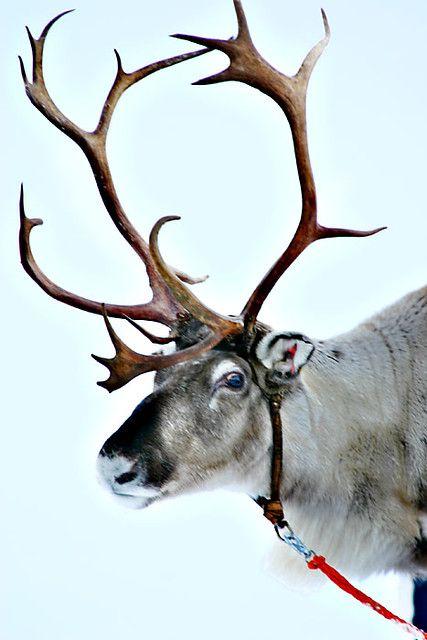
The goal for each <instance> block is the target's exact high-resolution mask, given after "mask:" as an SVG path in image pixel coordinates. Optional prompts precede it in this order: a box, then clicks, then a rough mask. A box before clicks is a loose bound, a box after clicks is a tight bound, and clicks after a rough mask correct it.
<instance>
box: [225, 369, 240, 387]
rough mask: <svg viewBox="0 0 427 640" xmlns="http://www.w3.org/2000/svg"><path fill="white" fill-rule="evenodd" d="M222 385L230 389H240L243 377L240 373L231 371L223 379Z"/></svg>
mask: <svg viewBox="0 0 427 640" xmlns="http://www.w3.org/2000/svg"><path fill="white" fill-rule="evenodd" d="M224 384H225V385H226V386H227V387H230V388H231V389H241V388H242V387H243V385H244V384H245V376H244V375H243V373H240V371H232V372H231V373H227V375H226V376H225V377H224Z"/></svg>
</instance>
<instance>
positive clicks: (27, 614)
mask: <svg viewBox="0 0 427 640" xmlns="http://www.w3.org/2000/svg"><path fill="white" fill-rule="evenodd" d="M245 6H246V9H247V14H248V19H249V20H250V24H251V25H252V32H253V35H254V39H255V42H256V44H257V46H258V47H259V49H260V50H261V51H262V52H263V54H264V55H265V57H266V58H267V59H268V60H269V61H271V62H272V63H273V64H275V65H276V66H278V67H279V68H281V69H282V70H284V71H288V72H293V71H295V70H296V67H297V65H298V63H299V62H300V60H301V59H302V57H303V55H305V53H306V52H307V50H308V48H309V47H310V46H311V45H312V44H314V43H315V42H316V41H317V40H318V39H319V38H320V36H321V35H322V23H321V18H320V11H319V5H318V0H302V1H301V2H292V1H291V0H289V1H283V0H265V1H263V2H261V1H260V0H258V2H257V1H256V0H246V3H245ZM67 8H69V7H68V6H67V5H64V4H63V3H62V2H60V1H59V0H58V1H53V0H44V1H43V0H36V1H31V2H30V0H25V1H23V0H20V1H19V0H18V1H17V2H15V3H13V4H12V3H11V2H9V3H8V5H7V6H6V4H5V3H3V8H2V11H1V14H2V16H1V25H2V26H1V30H2V55H1V62H0V64H1V65H2V69H1V78H2V98H1V107H0V109H1V122H2V149H3V161H2V166H1V176H2V178H1V183H2V184H1V194H2V216H1V219H2V230H1V234H0V243H1V247H0V265H1V267H2V301H3V302H2V306H3V312H2V318H1V321H2V322H4V325H5V326H4V327H2V333H1V335H2V365H1V372H2V377H3V381H2V385H1V388H2V390H3V392H4V393H3V394H2V395H3V399H2V412H1V415H2V427H3V428H2V435H1V442H2V464H1V481H0V493H1V512H2V524H1V528H0V549H1V551H0V553H1V561H0V562H1V574H0V576H1V577H0V638H1V640H24V639H25V640H28V639H31V640H71V639H72V640H89V639H90V640H97V639H98V638H99V639H102V640H113V639H116V638H120V639H121V640H126V639H128V638H149V637H156V638H157V639H158V640H172V639H173V640H181V639H185V640H195V639H196V638H197V639H199V638H204V639H206V640H214V639H217V638H220V637H221V638H225V639H227V640H228V639H230V640H231V638H245V639H247V640H252V639H254V638H261V637H262V638H263V639H265V640H269V639H272V638H275V637H277V635H280V637H281V638H296V637H298V638H307V639H310V638H317V639H318V640H326V639H328V640H330V639H334V638H337V639H338V638H342V637H346V638H347V639H348V640H353V639H356V638H357V639H359V638H368V639H370V638H376V639H378V640H381V639H385V638H403V637H405V636H404V634H403V632H401V631H398V630H396V629H394V628H393V625H391V624H390V623H387V622H384V621H382V620H381V619H380V618H379V617H378V616H375V615H374V614H373V613H371V612H370V611H368V610H365V609H364V608H363V607H361V606H360V605H358V604H356V603H353V602H352V601H351V600H350V599H349V598H348V597H346V596H344V595H342V594H341V593H339V592H338V591H337V590H335V588H334V587H327V588H325V589H323V590H320V591H316V592H313V593H310V594H308V595H307V594H300V593H296V592H294V591H291V590H289V589H287V588H286V587H285V586H283V585H282V584H281V583H279V582H277V581H276V580H275V579H273V578H272V577H271V576H269V575H268V574H267V573H265V572H264V571H263V569H262V561H263V555H264V551H265V549H266V548H267V547H268V545H269V542H270V540H271V536H272V535H273V533H272V531H271V530H270V528H269V527H268V524H267V523H264V522H263V519H262V518H261V516H260V515H259V514H258V510H257V509H256V507H255V506H254V505H252V504H251V503H250V501H249V499H248V498H246V497H244V496H239V495H231V494H227V493H225V492H224V493H211V494H205V495H203V494H201V495H198V496H191V497H186V498H180V499H177V500H174V501H169V502H164V503H161V504H159V505H156V506H154V507H152V508H151V509H148V510H146V511H142V512H141V511H127V510H125V509H124V508H123V507H119V506H117V505H116V504H115V503H113V502H112V501H111V500H110V499H109V497H108V496H107V495H106V494H104V493H103V492H102V490H101V489H99V488H98V485H97V482H96V478H95V465H94V462H95V457H96V453H97V450H98V449H99V447H100V445H101V444H102V442H103V441H104V439H105V438H106V437H107V436H108V435H109V434H110V433H112V431H113V430H114V429H115V428H117V427H118V426H119V425H120V424H121V422H122V421H123V420H124V419H125V418H126V417H127V415H128V414H129V413H130V411H131V410H132V408H133V407H134V405H135V404H136V403H137V402H138V401H139V400H140V399H141V398H142V397H143V396H144V395H145V394H146V393H148V392H149V389H150V384H151V379H150V376H145V378H139V379H137V380H135V381H133V382H132V383H131V384H129V385H128V386H127V387H126V388H125V389H123V390H121V391H119V392H117V393H115V394H113V395H112V396H108V395H107V394H106V393H105V392H104V391H103V390H102V389H99V388H98V387H96V385H95V382H96V380H99V379H102V378H103V377H105V375H104V370H103V369H102V367H101V366H100V365H98V364H96V363H95V362H94V361H92V360H91V358H90V357H89V354H90V353H91V352H94V353H97V354H100V355H108V354H110V353H111V347H110V345H109V342H108V339H107V335H106V332H105V331H104V328H103V325H102V322H101V320H100V319H99V318H97V317H95V316H90V315H88V314H85V313H83V312H80V311H77V310H72V309H70V308H67V307H65V306H63V305H61V304H58V303H57V302H55V301H53V300H51V299H49V298H48V297H47V296H46V295H45V294H44V293H43V292H42V291H41V290H40V289H38V288H37V286H36V285H35V284H34V283H32V282H31V280H30V279H29V278H28V277H27V276H26V274H25V273H24V272H23V271H22V270H21V268H20V266H19V259H18V252H17V232H18V212H17V201H18V185H19V182H20V181H21V180H23V181H24V183H25V186H26V196H27V199H26V202H27V213H28V215H30V216H32V217H42V218H44V220H45V226H43V227H42V228H39V229H37V230H36V231H34V234H33V245H34V251H35V254H36V256H37V257H38V259H39V262H40V264H41V265H42V266H43V267H44V268H45V270H46V272H47V273H48V274H49V275H50V276H51V277H52V278H53V279H55V280H57V281H58V282H59V283H60V284H62V285H63V286H65V287H68V288H70V289H72V290H75V291H77V292H79V293H81V294H83V295H86V296H88V297H93V298H96V299H101V300H102V299H105V300H111V301H117V302H121V301H123V302H139V301H142V299H143V298H144V299H146V298H147V297H148V290H147V286H146V281H145V276H144V271H143V269H142V268H141V267H140V265H139V264H138V261H137V259H136V258H135V255H134V254H133V253H132V251H131V250H130V249H129V247H128V246H127V245H126V244H125V243H124V242H123V240H122V239H121V238H120V237H119V234H118V233H117V232H116V230H115V229H114V228H113V226H112V225H111V223H110V222H109V220H108V219H107V217H106V214H105V212H104V211H103V209H102V207H101V204H100V200H99V196H98V194H97V191H96V189H95V187H94V183H93V180H92V177H91V175H90V173H89V169H88V167H87V166H86V163H85V161H84V160H83V158H82V155H81V152H80V150H79V149H78V148H77V147H76V146H75V145H74V144H73V143H72V142H71V141H69V140H68V139H66V138H65V137H64V136H62V135H61V134H60V132H59V131H57V130H56V129H55V128H54V127H52V126H51V125H50V124H49V123H48V122H47V121H46V120H45V119H44V118H43V117H42V116H41V115H40V114H39V113H38V112H37V111H36V110H35V109H34V108H33V107H32V106H31V105H30V104H29V102H28V101H27V99H26V98H25V94H24V90H23V87H22V82H21V79H20V75H19V71H18V63H17V58H16V56H17V54H18V53H21V54H23V55H24V59H25V61H26V64H27V69H28V71H29V60H30V56H29V45H28V42H27V40H26V37H25V32H24V25H25V24H28V25H29V26H30V27H31V29H32V30H33V33H34V34H35V35H38V34H39V33H40V30H41V29H42V27H43V26H44V24H45V23H46V22H47V21H48V20H49V19H50V18H51V17H53V16H54V15H56V14H57V13H59V12H60V11H62V10H64V9H67ZM77 8H78V11H77V12H76V13H74V14H72V15H70V16H67V17H66V18H64V19H63V20H62V21H61V22H60V23H59V24H57V25H56V26H55V27H54V30H53V31H52V33H51V34H50V37H49V41H48V45H47V48H46V75H47V82H48V86H49V88H50V90H51V93H52V94H53V96H54V97H55V99H56V101H57V103H58V105H59V106H60V107H61V108H63V109H64V110H65V112H66V113H67V114H68V115H69V116H70V117H71V118H73V119H75V120H76V121H77V122H78V123H79V124H81V125H83V126H85V127H88V128H91V127H93V126H94V124H95V121H96V118H97V115H98V112H99V109H100V106H101V102H102V100H103V99H104V97H105V95H106V92H107V90H108V88H109V86H110V83H111V81H112V78H113V76H114V73H115V61H114V56H113V53H112V49H113V47H117V48H118V49H119V51H120V52H121V54H122V57H123V63H124V66H125V69H129V70H131V69H134V68H136V67H137V66H141V65H143V64H146V63H148V62H152V61H153V60H156V59H159V58H162V57H166V56H168V55H173V54H175V53H178V52H181V51H184V50H187V46H186V44H185V43H182V42H179V41H174V40H171V39H168V38H167V35H168V34H169V33H174V32H177V31H183V32H189V33H196V34H203V35H212V36H219V37H228V36H229V35H232V34H233V33H235V19H234V15H233V9H232V3H231V0H214V1H210V2H208V1H203V2H202V1H201V0H182V1H180V2H176V0H163V1H162V2H157V3H156V2H148V1H147V0H138V1H136V0H135V1H133V0H122V2H120V3H113V2H101V1H98V0H90V1H88V2H80V3H77ZM325 9H326V10H327V12H328V15H329V19H330V23H331V28H332V34H333V37H332V41H331V43H330V46H329V47H328V49H327V51H326V52H325V54H324V56H323V57H322V59H321V61H320V63H319V65H318V67H317V69H316V71H315V73H314V77H313V78H312V83H311V87H310V95H309V104H308V111H309V127H310V147H311V153H312V159H313V164H314V169H315V174H316V179H317V184H318V191H319V203H320V215H321V220H322V222H324V223H326V224H329V225H331V226H335V225H339V226H349V227H358V228H371V227H376V226H380V225H383V224H386V225H388V226H389V230H388V231H386V232H384V233H382V234H381V235H379V236H376V237H374V238H370V239H366V240H350V239H343V240H332V241H327V242H323V243H318V244H317V245H316V246H314V247H312V248H311V249H310V250H309V251H307V253H306V255H304V257H303V258H302V259H301V260H300V261H299V262H298V264H297V266H295V267H294V268H292V270H291V271H290V272H289V274H288V277H286V279H284V280H283V281H282V282H281V283H280V284H279V285H278V286H277V287H276V289H275V290H274V293H273V294H272V295H271V297H270V299H269V302H268V304H267V305H266V307H265V309H264V310H263V315H262V317H263V319H264V320H266V321H268V322H270V323H271V324H273V325H274V326H277V327H283V328H286V329H291V330H294V329H295V330H299V331H303V332H305V333H307V334H308V335H312V336H313V337H316V338H321V337H325V336H329V335H332V334H334V333H338V332H341V331H344V330H346V329H349V328H351V327H352V326H353V325H354V324H356V323H357V322H358V321H360V320H362V319H364V318H365V317H366V316H368V315H369V314H371V313H373V312H374V311H376V310H379V309H380V308H382V307H383V306H385V305H386V304H388V303H390V302H393V301H394V300H395V299H397V298H398V297H399V296H401V295H403V294H404V293H406V292H408V291H410V290H412V289H415V288H417V287H420V286H421V285H424V284H425V282H426V260H425V246H426V233H427V222H426V219H425V209H426V207H425V184H426V178H425V149H426V146H427V145H426V142H427V141H426V132H427V125H426V113H427V104H426V103H427V93H426V80H425V78H426V69H425V67H426V60H427V38H426V36H427V4H426V3H425V2H424V1H422V0H412V1H406V2H404V1H403V0H400V1H397V0H388V1H387V2H385V1H383V2H380V1H378V0H374V1H373V0H369V1H367V0H359V1H358V2H354V1H348V0H340V1H338V0H329V1H328V2H327V3H326V5H325ZM189 48H191V47H189ZM224 62H225V59H224V57H223V56H222V55H221V54H218V53H215V54H211V55H209V56H204V57H202V58H199V59H196V60H194V61H191V62H187V63H185V64H183V65H180V66H178V67H174V68H172V69H169V70H165V71H162V72H161V73H159V74H157V75H155V76H152V77H150V78H149V79H147V80H145V81H144V82H143V83H142V84H139V85H137V86H136V87H134V88H133V89H131V90H130V92H129V93H128V94H126V95H125V96H124V99H123V101H122V103H121V104H120V107H119V108H118V109H117V113H116V114H115V118H114V119H113V125H112V129H111V135H110V145H109V150H110V157H111V164H112V168H113V172H114V176H115V180H116V184H117V188H118V191H119V194H120V196H121V198H122V200H123V203H124V205H125V208H126V210H127V211H128V213H129V215H130V216H131V218H132V220H133V221H134V222H135V223H136V225H137V226H138V228H139V229H140V230H141V231H142V232H143V233H144V234H147V233H148V230H149V229H150V227H151V225H152V223H153V222H154V221H155V220H156V219H157V218H158V217H160V216H161V215H165V214H171V213H179V214H181V215H182V216H183V220H182V222H181V223H179V225H178V223H176V224H175V225H174V226H172V225H171V227H170V228H169V229H167V230H165V232H164V233H163V236H162V249H163V252H164V254H165V255H166V256H167V259H168V261H169V262H171V263H172V264H175V265H177V266H180V267H181V268H183V269H185V270H187V271H189V272H191V273H193V274H201V273H205V272H208V273H210V274H211V276H212V277H211V279H210V280H209V281H208V282H207V283H206V284H203V285H201V286H200V287H199V289H198V291H199V294H200V296H201V297H202V298H203V300H205V301H206V302H207V303H209V304H210V305H212V306H214V307H215V308H218V309H221V310H222V311H223V312H225V313H234V312H238V311H239V310H240V308H241V306H242V304H243V303H244V301H245V300H246V298H247V296H248V295H249V293H250V291H251V290H252V288H253V287H254V285H255V283H256V282H257V280H258V279H259V278H260V277H261V275H262V274H263V273H264V271H265V270H266V269H267V267H268V266H269V265H270V264H271V262H272V260H273V258H275V257H276V256H277V255H278V254H279V252H280V251H281V250H282V247H283V245H284V243H285V242H286V241H287V240H288V239H289V238H290V234H291V232H292V230H293V229H294V227H295V225H296V222H297V216H298V211H299V189H298V183H297V178H296V172H295V167H294V159H293V155H292V151H291V144H290V136H289V131H288V128H287V125H286V123H285V122H284V118H283V116H282V114H281V112H279V110H278V108H277V107H276V106H275V105H274V104H273V103H271V102H270V101H269V100H268V99H267V98H266V97H264V96H263V95H261V94H258V93H256V92H255V91H254V90H253V89H250V88H248V87H244V86H241V85H237V84H234V83H233V84H231V83H230V84H224V85H216V86H213V87H192V86H190V83H191V81H193V80H196V79H198V78H200V77H204V76H206V75H208V74H210V73H213V72H215V71H218V70H219V69H221V68H222V67H223V65H224ZM125 334H126V335H129V334H128V332H127V331H125ZM138 344H139V347H141V348H142V346H143V345H141V344H140V343H138ZM144 346H146V345H144ZM364 588H365V589H366V590H368V591H369V592H370V593H371V594H373V595H374V596H376V597H378V598H380V599H381V600H382V601H383V602H384V603H385V604H387V605H389V606H391V607H394V608H395V609H396V610H398V611H399V612H401V613H404V614H405V615H410V590H409V582H408V581H405V580H403V581H402V580H399V579H397V578H396V577H393V576H387V577H378V578H374V579H370V580H368V581H366V582H365V583H364ZM272 611H274V612H276V613H279V614H280V615H279V618H277V617H276V624H275V625H274V626H273V625H269V624H267V625H266V624H265V616H266V614H268V612H272ZM267 617H269V614H268V615H267Z"/></svg>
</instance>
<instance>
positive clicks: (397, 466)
mask: <svg viewBox="0 0 427 640" xmlns="http://www.w3.org/2000/svg"><path fill="white" fill-rule="evenodd" d="M284 335H285V334H284ZM295 335H296V334H295ZM286 336H289V334H286ZM302 339H303V340H304V342H305V343H306V341H307V339H306V338H305V337H303V338H302ZM276 343H277V340H276ZM311 343H312V344H313V345H314V351H313V352H312V354H310V356H311V357H309V358H307V361H306V363H305V365H304V366H302V367H301V368H300V370H299V372H297V374H296V375H295V376H293V377H292V376H291V377H290V378H289V380H287V381H286V394H285V399H284V403H283V406H282V419H283V439H284V442H283V448H284V460H283V469H284V473H283V486H282V497H283V501H284V507H285V512H286V515H287V517H288V519H289V520H290V522H291V523H292V525H293V527H294V528H295V530H296V531H297V533H298V534H299V535H300V536H301V537H302V538H303V539H304V540H305V542H306V544H307V545H308V546H310V547H313V548H315V549H316V550H317V551H318V552H319V553H323V554H325V555H327V557H328V558H329V560H330V561H331V562H332V563H335V564H336V565H337V566H338V568H341V569H343V570H347V571H349V572H350V573H353V574H356V575H367V574H369V573H373V572H376V571H385V570H399V571H405V572H412V573H414V572H422V571H423V570H424V568H425V566H426V557H425V551H423V549H425V548H426V544H425V541H424V538H423V518H424V514H425V513H426V512H427V402H426V398H427V384H426V380H427V288H423V289H421V290H419V291H416V292H414V293H411V294H409V295H407V296H405V297H404V298H403V299H402V300H400V301H399V302H397V303H396V304H394V305H392V306H391V307H389V308H387V309H385V310H384V311H382V312H381V313H379V314H378V315H376V316H374V317H373V318H371V319H370V320H368V321H366V322H364V323H362V324H361V325H359V326H358V327H356V328H355V329H353V330H352V331H350V332H349V333H346V334H343V335H341V336H338V337H335V338H332V339H330V340H325V341H322V342H318V343H316V342H315V341H311ZM224 363H227V364H225V365H224ZM223 365H224V366H225V369H227V368H228V369H230V370H233V369H236V370H239V371H242V372H243V373H244V374H245V376H246V380H247V381H246V383H245V387H244V388H243V389H242V390H233V389H229V388H227V387H226V386H224V385H223V384H222V383H221V382H220V383H218V382H217V381H216V380H215V374H214V372H215V371H221V367H222V366H223ZM254 371H255V372H256V375H257V376H258V375H265V374H266V373H267V374H268V371H267V372H266V370H265V368H264V367H262V366H261V365H260V364H259V363H258V362H256V361H254V362H251V363H248V362H246V361H245V360H244V359H242V358H241V357H239V356H238V355H236V354H234V353H232V352H225V351H218V350H214V351H212V352H210V353H208V354H206V355H204V356H203V357H201V358H200V359H199V360H197V361H195V362H194V361H193V362H188V363H185V364H181V365H178V366H176V367H174V368H171V369H170V370H167V371H166V372H162V373H161V374H159V375H158V376H157V378H156V383H155V389H154V401H155V402H156V415H157V418H156V426H155V431H154V434H155V435H154V436H153V435H152V436H151V439H153V437H154V438H155V440H156V443H157V447H158V448H159V450H160V451H161V452H162V455H163V457H164V459H165V460H170V459H173V460H174V461H175V462H174V466H173V470H172V472H171V473H170V475H169V476H168V477H167V480H166V481H165V482H164V483H158V485H157V486H154V485H153V483H152V485H151V486H150V488H151V490H153V491H154V490H157V492H158V493H157V494H156V498H155V499H159V498H161V497H163V496H166V495H178V494H181V493H184V492H188V491H194V490H198V489H209V488H211V487H217V486H224V487H230V488H234V489H236V488H237V489H238V490H240V491H245V492H246V493H249V494H250V495H253V496H256V495H266V494H267V493H268V488H269V472H270V456H271V426H270V419H269V413H268V407H267V403H266V400H265V399H264V397H263V395H262V393H261V391H260V389H259V387H258V386H257V385H256V384H254V382H253V375H254ZM263 372H264V373H263ZM221 385H222V386H221ZM140 428H141V429H143V428H144V425H143V424H141V425H140ZM118 433H120V430H119V432H118ZM139 437H140V435H139ZM143 449H144V444H143V440H142V446H141V451H140V454H139V455H140V456H142V457H143V455H144V451H143ZM104 457H105V456H104ZM110 457H111V455H110ZM137 458H138V456H136V457H134V459H133V464H134V466H135V465H136V466H138V464H140V462H138V460H137ZM111 468H112V467H111ZM135 468H136V467H135ZM102 473H103V474H104V479H106V481H107V482H108V484H109V486H110V488H112V490H113V491H114V492H115V493H120V492H123V491H124V489H123V488H120V489H118V487H117V485H115V482H114V478H112V477H110V476H108V473H109V471H108V470H106V467H105V468H103V470H102ZM143 475H144V474H140V478H139V484H138V483H134V485H133V489H132V492H131V494H132V495H135V496H136V497H137V496H143V495H145V494H144V493H143V491H144V481H143ZM107 476H108V477H107ZM145 488H146V487H145ZM138 491H139V492H140V493H138ZM127 495H129V494H127ZM152 500H153V498H150V502H151V501H152ZM146 503H148V502H144V500H142V502H141V506H144V505H145V504H146ZM281 553H282V552H281ZM285 556H286V554H284V559H285V560H286V562H285V564H284V567H289V566H290V564H289V563H290V562H291V560H287V559H286V557H285Z"/></svg>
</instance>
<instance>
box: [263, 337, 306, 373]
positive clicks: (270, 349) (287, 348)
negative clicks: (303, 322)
mask: <svg viewBox="0 0 427 640" xmlns="http://www.w3.org/2000/svg"><path fill="white" fill-rule="evenodd" d="M313 351H314V345H313V343H312V342H311V341H310V340H309V339H308V338H307V337H306V336H303V335H301V334H300V333H288V332H286V333H285V332H283V331H272V332H271V333H268V334H267V335H266V336H264V338H262V340H261V341H260V342H259V344H258V346H257V348H256V355H257V358H258V360H259V361H260V362H261V363H262V364H263V365H264V367H267V369H270V370H272V371H276V372H277V374H280V375H279V377H281V378H292V377H294V376H296V375H298V373H299V371H300V370H301V367H303V366H304V365H305V364H306V363H307V362H308V361H309V359H310V357H311V355H312V353H313Z"/></svg>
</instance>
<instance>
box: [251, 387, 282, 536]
mask: <svg viewBox="0 0 427 640" xmlns="http://www.w3.org/2000/svg"><path fill="white" fill-rule="evenodd" d="M268 400H269V406H270V418H271V426H272V430H273V453H272V459H271V484H270V498H269V499H267V498H264V497H259V498H258V500H257V503H258V504H259V505H260V506H261V507H262V508H263V509H264V516H265V517H266V518H267V520H269V521H270V522H271V523H272V524H274V525H279V526H283V524H284V522H285V516H284V513H283V507H282V503H281V501H280V485H281V480H282V459H283V439H282V418H281V416H280V408H281V406H282V396H281V394H280V393H275V394H273V395H271V396H269V398H268Z"/></svg>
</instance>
